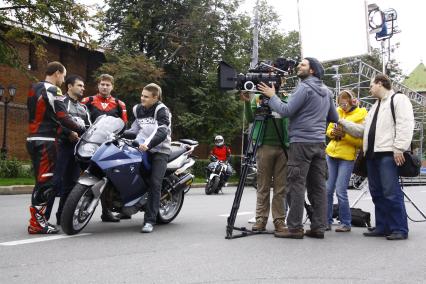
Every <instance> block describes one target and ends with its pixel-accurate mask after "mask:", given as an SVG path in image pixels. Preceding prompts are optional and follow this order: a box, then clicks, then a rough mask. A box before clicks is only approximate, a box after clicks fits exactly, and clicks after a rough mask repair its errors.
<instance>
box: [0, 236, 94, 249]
mask: <svg viewBox="0 0 426 284" xmlns="http://www.w3.org/2000/svg"><path fill="white" fill-rule="evenodd" d="M87 235H91V233H84V234H78V235H73V236H68V235H56V236H49V237H41V238H32V239H26V240H20V241H11V242H5V243H0V245H1V246H19V245H26V244H31V243H39V242H47V241H53V240H59V239H67V238H72V237H82V236H87Z"/></svg>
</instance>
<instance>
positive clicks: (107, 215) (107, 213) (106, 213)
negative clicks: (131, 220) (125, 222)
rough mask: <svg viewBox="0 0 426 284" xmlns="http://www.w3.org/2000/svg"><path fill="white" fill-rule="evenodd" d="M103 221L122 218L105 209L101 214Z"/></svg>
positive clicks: (117, 220)
mask: <svg viewBox="0 0 426 284" xmlns="http://www.w3.org/2000/svg"><path fill="white" fill-rule="evenodd" d="M101 219H102V222H113V223H116V222H120V218H117V217H116V216H114V214H112V212H111V211H110V210H103V211H102V215H101Z"/></svg>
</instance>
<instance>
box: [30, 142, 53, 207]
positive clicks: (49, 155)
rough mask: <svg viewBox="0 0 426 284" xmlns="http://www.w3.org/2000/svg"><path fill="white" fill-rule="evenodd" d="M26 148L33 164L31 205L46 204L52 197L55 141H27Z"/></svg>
mask: <svg viewBox="0 0 426 284" xmlns="http://www.w3.org/2000/svg"><path fill="white" fill-rule="evenodd" d="M27 150H28V154H30V157H31V162H32V164H33V169H34V176H35V186H34V189H33V193H32V195H31V205H32V206H40V205H46V204H47V202H48V200H50V199H51V198H52V196H53V197H54V196H55V195H54V190H53V182H52V178H53V173H54V169H55V163H56V142H55V141H39V140H36V141H27Z"/></svg>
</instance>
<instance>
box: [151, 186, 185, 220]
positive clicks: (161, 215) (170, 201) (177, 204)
mask: <svg viewBox="0 0 426 284" xmlns="http://www.w3.org/2000/svg"><path fill="white" fill-rule="evenodd" d="M183 200H184V192H183V190H180V191H178V192H174V193H171V192H167V193H164V194H163V193H162V195H161V199H160V209H159V210H158V215H157V223H159V224H167V223H170V222H171V221H173V219H174V218H176V217H177V215H178V214H179V212H180V209H181V208H182V205H183Z"/></svg>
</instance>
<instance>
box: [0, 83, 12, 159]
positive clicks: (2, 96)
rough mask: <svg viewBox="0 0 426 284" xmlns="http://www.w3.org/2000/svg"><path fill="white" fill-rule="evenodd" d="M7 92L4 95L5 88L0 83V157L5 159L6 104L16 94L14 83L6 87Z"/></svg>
mask: <svg viewBox="0 0 426 284" xmlns="http://www.w3.org/2000/svg"><path fill="white" fill-rule="evenodd" d="M7 94H8V95H5V89H4V88H3V86H2V85H0V101H2V102H3V103H4V116H3V144H2V146H1V149H0V157H1V159H4V160H5V159H6V156H7V144H6V137H7V136H6V135H7V132H6V130H7V129H6V128H7V106H8V104H9V103H10V102H11V101H13V98H14V97H15V95H16V87H15V85H9V87H7Z"/></svg>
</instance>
